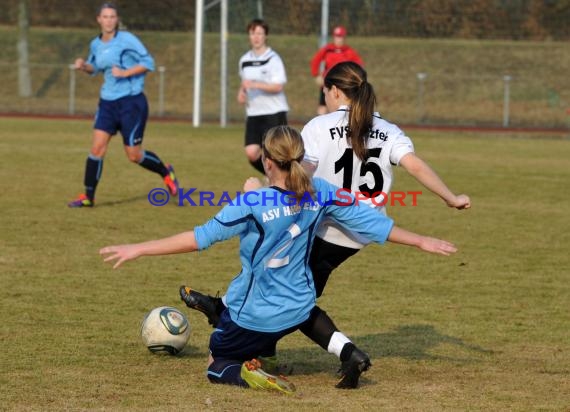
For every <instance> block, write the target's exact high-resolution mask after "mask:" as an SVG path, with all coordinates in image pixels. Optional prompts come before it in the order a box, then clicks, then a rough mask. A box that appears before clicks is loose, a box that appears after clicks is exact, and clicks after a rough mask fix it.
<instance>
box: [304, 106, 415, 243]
mask: <svg viewBox="0 0 570 412" xmlns="http://www.w3.org/2000/svg"><path fill="white" fill-rule="evenodd" d="M348 111H349V108H348V107H347V106H341V107H339V109H338V110H337V111H335V112H332V113H328V114H325V115H322V116H317V117H315V118H314V119H312V120H311V121H310V122H309V123H307V124H306V125H305V127H304V128H303V130H302V132H301V135H302V137H303V142H304V143H305V160H306V161H308V162H311V163H313V164H316V165H317V168H316V170H315V173H314V176H315V177H320V178H322V179H325V180H327V181H328V182H330V183H332V184H334V185H336V186H338V187H342V188H345V189H350V190H351V191H352V192H353V193H356V192H367V193H368V194H369V195H370V196H372V195H373V194H374V202H372V200H367V201H365V202H367V203H368V204H369V205H370V207H376V208H378V211H379V212H380V213H384V214H385V213H386V212H385V206H379V205H385V204H386V203H387V201H388V199H387V196H388V194H389V193H390V190H391V188H392V179H393V171H392V165H398V164H399V163H400V159H402V157H403V156H404V155H406V154H408V153H413V152H414V145H413V144H412V141H411V140H410V138H409V137H408V136H406V135H405V134H404V132H403V131H402V130H401V129H400V128H399V127H398V126H396V125H395V124H392V123H390V122H387V121H386V120H384V119H382V118H381V117H380V115H379V114H378V113H374V115H373V125H372V129H371V130H370V135H369V137H368V158H367V159H366V161H365V162H362V161H361V160H360V159H359V158H358V157H357V156H356V155H355V154H354V153H353V150H352V146H351V145H350V144H349V142H347V139H346V134H347V127H348V115H349V112H348ZM317 236H318V237H320V238H321V239H324V240H326V241H327V242H330V243H334V244H336V245H340V246H345V247H350V248H353V249H361V248H362V247H363V246H364V245H366V244H367V243H369V242H368V241H366V240H365V239H363V238H362V237H360V236H358V235H356V234H354V233H352V232H350V231H348V230H346V229H344V228H342V227H341V226H340V225H338V224H337V223H336V222H334V221H332V220H327V221H323V222H322V223H321V224H320V226H319V228H318V229H317Z"/></svg>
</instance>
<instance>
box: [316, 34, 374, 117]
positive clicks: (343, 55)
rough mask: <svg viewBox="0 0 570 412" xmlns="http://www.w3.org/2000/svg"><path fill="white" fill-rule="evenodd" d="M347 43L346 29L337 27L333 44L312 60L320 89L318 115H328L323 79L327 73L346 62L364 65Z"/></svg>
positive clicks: (320, 51)
mask: <svg viewBox="0 0 570 412" xmlns="http://www.w3.org/2000/svg"><path fill="white" fill-rule="evenodd" d="M345 41H346V28H344V27H343V26H336V27H335V28H334V30H333V41H332V43H328V44H326V45H325V46H323V47H321V48H320V49H319V50H318V51H317V52H316V53H315V55H314V56H313V59H312V60H311V75H312V76H313V77H315V79H316V81H317V84H318V85H319V87H320V91H319V107H318V109H317V114H325V113H327V106H326V104H325V95H324V94H323V77H324V75H325V74H326V72H327V71H328V70H329V69H330V68H331V67H333V66H334V65H335V64H337V63H342V62H346V61H350V62H355V63H358V64H360V65H361V66H362V65H363V64H364V63H363V62H362V58H361V57H360V56H359V55H358V53H357V52H356V50H354V49H353V48H352V47H350V46H348V45H347V44H345ZM321 62H324V68H322V65H321ZM321 70H322V71H321Z"/></svg>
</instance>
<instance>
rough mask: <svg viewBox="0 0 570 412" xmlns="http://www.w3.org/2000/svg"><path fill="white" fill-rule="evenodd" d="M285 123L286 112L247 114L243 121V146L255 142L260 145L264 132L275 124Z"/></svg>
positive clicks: (282, 124)
mask: <svg viewBox="0 0 570 412" xmlns="http://www.w3.org/2000/svg"><path fill="white" fill-rule="evenodd" d="M286 124H287V112H279V113H275V114H267V115H263V116H248V117H247V120H246V123H245V146H248V145H250V144H256V145H259V146H261V143H262V142H263V137H264V136H265V132H267V131H268V130H269V129H271V128H272V127H275V126H284V125H286Z"/></svg>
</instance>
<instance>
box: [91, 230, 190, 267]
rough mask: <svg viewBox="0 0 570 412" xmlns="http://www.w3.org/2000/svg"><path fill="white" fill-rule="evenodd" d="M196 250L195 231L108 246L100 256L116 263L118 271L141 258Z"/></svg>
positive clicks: (102, 250)
mask: <svg viewBox="0 0 570 412" xmlns="http://www.w3.org/2000/svg"><path fill="white" fill-rule="evenodd" d="M195 250H198V244H197V243H196V237H195V236H194V231H189V232H184V233H179V234H178V235H174V236H171V237H167V238H164V239H158V240H151V241H148V242H142V243H133V244H128V245H113V246H107V247H104V248H102V249H101V250H99V254H100V255H102V256H103V258H104V260H103V261H104V262H113V261H114V262H115V264H114V266H113V269H116V268H118V267H119V266H121V265H122V264H123V262H127V261H129V260H134V259H137V258H138V257H141V256H158V255H172V254H175V253H187V252H193V251H195Z"/></svg>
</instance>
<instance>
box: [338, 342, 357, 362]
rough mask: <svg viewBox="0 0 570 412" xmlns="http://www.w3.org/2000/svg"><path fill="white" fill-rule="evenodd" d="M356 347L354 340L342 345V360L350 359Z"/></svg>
mask: <svg viewBox="0 0 570 412" xmlns="http://www.w3.org/2000/svg"><path fill="white" fill-rule="evenodd" d="M354 349H356V346H355V345H354V343H352V342H347V343H345V344H344V346H343V347H342V350H341V351H340V361H341V362H346V361H347V360H349V359H350V355H352V351H353V350H354Z"/></svg>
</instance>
